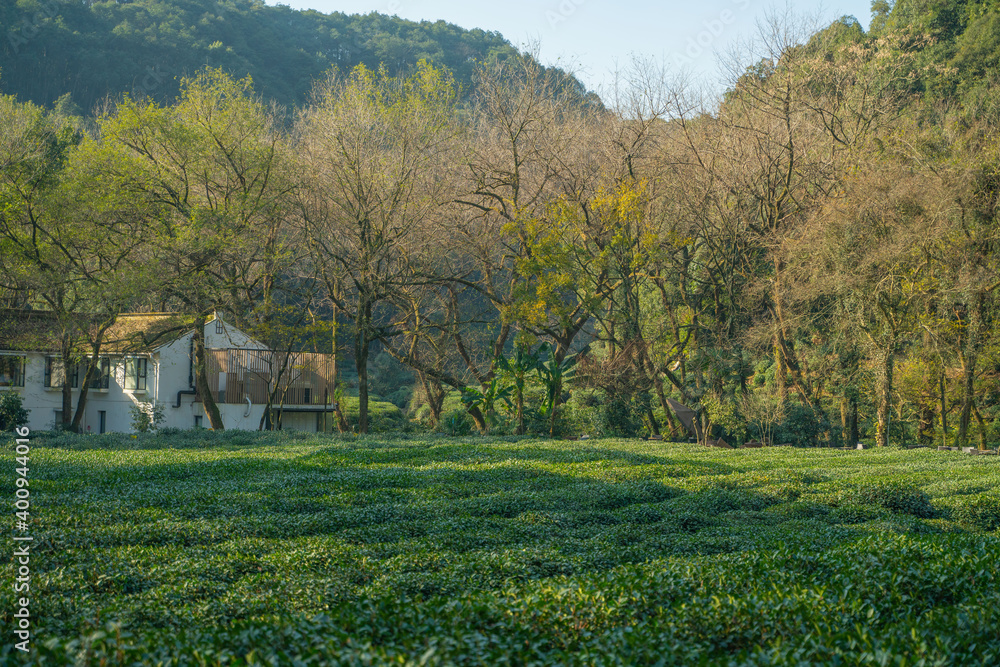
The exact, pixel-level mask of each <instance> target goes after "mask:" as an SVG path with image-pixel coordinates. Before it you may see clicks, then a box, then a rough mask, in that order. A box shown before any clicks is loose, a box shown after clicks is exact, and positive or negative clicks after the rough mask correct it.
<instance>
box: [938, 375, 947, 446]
mask: <svg viewBox="0 0 1000 667" xmlns="http://www.w3.org/2000/svg"><path fill="white" fill-rule="evenodd" d="M938 388H939V389H940V392H941V444H942V445H943V446H947V445H948V401H947V398H946V395H945V382H944V364H943V363H942V364H941V375H940V376H939V377H938Z"/></svg>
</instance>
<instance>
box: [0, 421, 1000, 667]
mask: <svg viewBox="0 0 1000 667" xmlns="http://www.w3.org/2000/svg"><path fill="white" fill-rule="evenodd" d="M31 447H32V449H31V467H30V480H31V482H30V484H31V486H30V490H31V502H32V515H33V525H32V528H31V533H32V535H33V536H34V540H35V541H34V543H33V551H32V558H31V567H32V573H31V593H30V598H31V610H32V613H33V615H34V616H33V622H34V623H35V624H36V626H35V630H36V631H37V634H36V636H35V637H34V638H33V640H32V642H33V643H32V652H31V653H30V654H28V655H24V654H22V653H20V652H19V651H16V650H15V649H14V647H13V641H14V639H13V636H12V633H11V631H10V630H9V629H10V628H11V627H12V626H13V621H14V619H13V617H12V614H13V610H14V608H15V607H14V605H15V599H14V593H13V587H12V586H11V585H10V582H11V581H13V578H14V574H15V568H14V565H13V563H12V560H11V559H10V557H9V556H8V557H7V558H5V559H4V581H5V582H6V583H5V584H4V586H3V587H2V593H0V617H2V621H3V627H4V628H5V632H4V635H3V639H2V643H3V644H5V645H4V646H3V648H2V649H0V663H3V664H11V665H16V664H45V665H62V664H74V663H75V664H83V665H158V664H163V665H261V664H268V665H324V664H344V665H369V664H395V665H399V664H414V665H420V664H423V665H447V664H461V665H562V664H570V665H632V664H644V665H645V664H648V665H655V664H662V665H671V664H678V665H800V664H822V665H900V666H902V665H984V664H985V665H991V664H1000V575H998V574H997V565H998V561H1000V539H998V537H1000V533H998V532H997V529H998V527H1000V457H972V456H966V455H963V454H959V453H955V452H938V451H932V450H930V449H919V450H899V449H887V450H885V451H871V450H868V451H862V452H842V451H831V450H819V449H811V450H807V449H791V448H773V449H763V450H735V451H725V450H714V449H712V450H710V449H704V448H699V447H697V446H696V445H691V444H674V443H659V442H656V443H654V442H643V441H632V440H595V441H590V442H563V441H546V440H526V439H521V440H516V439H513V438H511V439H503V438H493V439H489V438H467V439H449V438H446V437H436V436H413V437H410V438H408V437H406V436H399V437H381V438H367V439H364V438H358V439H354V438H331V437H328V436H314V435H305V434H282V435H273V434H253V433H240V432H226V433H219V434H215V433H211V432H205V431H202V432H191V433H180V434H176V435H171V436H169V437H156V436H140V437H138V438H133V437H130V436H125V435H107V436H86V437H71V436H51V437H45V436H42V437H37V438H35V439H34V440H32V443H31ZM3 448H4V455H5V457H6V461H7V464H6V466H5V468H4V470H5V471H6V472H5V473H4V475H3V477H2V479H0V487H2V492H3V497H4V498H7V499H13V498H14V493H15V485H14V480H15V474H14V450H13V442H12V441H7V442H6V444H4V445H3ZM11 505H12V500H11V501H9V502H6V503H5V506H7V507H8V508H11V509H10V513H11V515H13V508H12V507H11ZM9 521H10V522H11V524H10V525H11V526H13V521H14V517H13V516H10V517H9ZM7 543H8V545H10V544H12V543H11V542H10V540H8V542H7ZM11 550H12V549H11ZM9 552H10V551H9ZM9 552H8V553H9Z"/></svg>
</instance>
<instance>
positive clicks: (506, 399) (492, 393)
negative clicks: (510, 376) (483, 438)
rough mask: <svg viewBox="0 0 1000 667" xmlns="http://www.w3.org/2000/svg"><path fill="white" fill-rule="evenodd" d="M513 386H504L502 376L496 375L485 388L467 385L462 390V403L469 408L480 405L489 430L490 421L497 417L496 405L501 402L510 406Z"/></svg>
mask: <svg viewBox="0 0 1000 667" xmlns="http://www.w3.org/2000/svg"><path fill="white" fill-rule="evenodd" d="M513 389H514V388H513V387H510V386H503V384H502V378H501V377H500V376H499V375H494V376H493V378H492V379H491V380H490V381H489V383H488V384H487V385H486V386H485V387H483V388H477V387H466V388H465V389H463V390H462V403H464V404H465V406H466V408H467V409H471V408H473V407H478V408H479V409H480V410H482V412H483V415H484V416H485V418H486V429H487V431H488V430H489V427H490V423H491V422H493V421H495V419H496V405H497V403H499V402H503V403H506V404H507V406H508V407H509V406H510V394H511V392H512V391H513Z"/></svg>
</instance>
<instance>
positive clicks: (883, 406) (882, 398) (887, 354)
mask: <svg viewBox="0 0 1000 667" xmlns="http://www.w3.org/2000/svg"><path fill="white" fill-rule="evenodd" d="M894 348H895V345H891V344H890V345H889V346H887V347H886V349H885V350H883V351H882V359H881V362H882V363H881V366H882V367H881V368H880V369H879V375H880V376H881V377H879V392H878V423H877V424H876V427H875V441H876V442H875V444H877V445H878V446H879V447H885V446H886V445H888V444H889V422H890V420H891V419H892V375H893V371H894V370H895V362H896V357H895V355H894V354H893V349H894Z"/></svg>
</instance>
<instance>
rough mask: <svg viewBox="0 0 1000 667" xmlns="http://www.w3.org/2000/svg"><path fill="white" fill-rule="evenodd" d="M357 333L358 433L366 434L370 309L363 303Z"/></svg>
mask: <svg viewBox="0 0 1000 667" xmlns="http://www.w3.org/2000/svg"><path fill="white" fill-rule="evenodd" d="M358 314H359V315H360V317H358V321H357V322H356V324H357V331H356V332H355V334H354V365H355V367H356V368H357V370H358V433H368V352H369V350H370V349H371V339H370V338H369V328H370V326H371V316H372V307H371V304H370V303H369V302H368V301H364V302H363V304H362V306H361V308H359V309H358Z"/></svg>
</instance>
